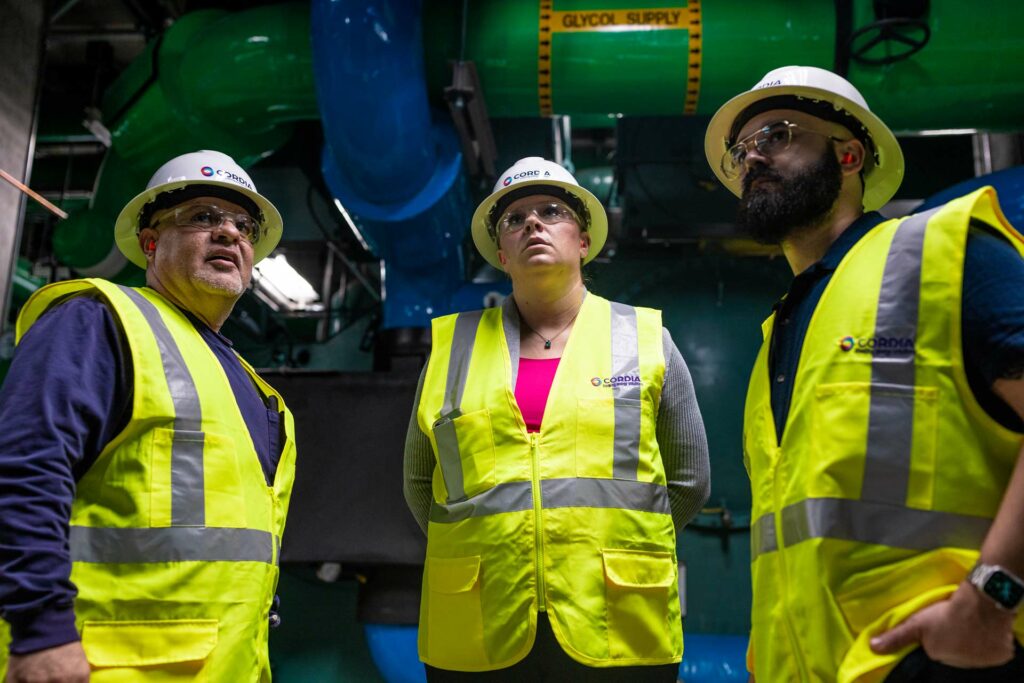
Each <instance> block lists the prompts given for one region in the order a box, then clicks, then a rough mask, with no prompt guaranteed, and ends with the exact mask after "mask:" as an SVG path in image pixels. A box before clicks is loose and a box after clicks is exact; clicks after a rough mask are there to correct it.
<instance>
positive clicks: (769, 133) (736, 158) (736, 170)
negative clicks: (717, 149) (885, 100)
mask: <svg viewBox="0 0 1024 683" xmlns="http://www.w3.org/2000/svg"><path fill="white" fill-rule="evenodd" d="M795 130H799V131H801V132H803V133H813V134H814V135H821V136H822V137H826V138H829V139H831V140H835V141H836V142H846V140H843V139H842V138H837V137H835V136H834V135H829V134H828V133H820V132H818V131H816V130H811V129H809V128H804V127H803V126H800V125H798V124H796V123H790V122H789V121H777V122H775V123H771V124H768V125H767V126H765V127H764V128H761V129H760V130H756V131H754V132H753V133H751V134H750V135H748V136H747V137H745V138H743V139H742V140H740V141H739V142H737V143H736V144H735V145H733V146H732V147H730V148H729V149H727V150H726V151H725V154H723V155H722V173H724V174H725V177H726V178H728V179H729V180H735V179H736V178H739V177H740V173H741V172H742V171H743V163H744V162H745V161H746V160H747V154H749V153H750V150H751V148H754V149H756V150H757V151H758V153H759V154H763V155H764V156H773V155H775V154H779V153H780V152H784V151H786V150H787V149H789V145H790V143H791V142H793V131H795Z"/></svg>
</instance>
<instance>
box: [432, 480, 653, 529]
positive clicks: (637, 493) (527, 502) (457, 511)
mask: <svg viewBox="0 0 1024 683" xmlns="http://www.w3.org/2000/svg"><path fill="white" fill-rule="evenodd" d="M540 490H541V501H542V505H543V507H544V509H545V510H549V509H555V508H615V509H619V510H638V511H641V512H654V513H657V514H662V515H668V514H671V510H670V508H669V504H668V490H667V489H666V488H665V487H664V486H662V485H661V484H652V483H650V482H645V481H624V480H622V479H572V478H569V479H542V480H541V482H540ZM532 508H533V490H532V485H531V484H530V482H528V481H513V482H509V483H506V484H498V485H497V486H495V487H494V488H492V489H488V490H487V491H484V492H483V493H481V494H480V495H477V496H473V497H472V498H467V499H466V500H463V501H460V502H457V503H449V504H447V505H439V504H437V502H434V503H433V504H432V505H431V507H430V521H431V522H437V523H439V524H451V523H452V522H461V521H462V520H464V519H469V518H470V517H486V516H488V515H499V514H502V513H504V512H524V511H526V510H530V509H532Z"/></svg>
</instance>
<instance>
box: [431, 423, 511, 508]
mask: <svg viewBox="0 0 1024 683" xmlns="http://www.w3.org/2000/svg"><path fill="white" fill-rule="evenodd" d="M433 432H434V441H435V443H436V444H437V461H438V465H439V466H440V468H441V476H442V477H443V478H444V486H445V489H446V490H447V492H448V498H447V500H446V501H444V502H452V501H459V500H463V499H465V498H468V497H470V496H474V495H476V494H478V493H482V492H483V491H486V490H487V489H490V488H493V487H494V485H495V483H496V480H495V473H494V435H493V433H492V432H491V411H490V410H488V409H486V408H485V409H483V410H474V411H473V412H471V413H466V414H465V415H459V416H457V417H454V418H450V417H442V418H441V419H439V420H438V421H437V422H435V423H434V426H433Z"/></svg>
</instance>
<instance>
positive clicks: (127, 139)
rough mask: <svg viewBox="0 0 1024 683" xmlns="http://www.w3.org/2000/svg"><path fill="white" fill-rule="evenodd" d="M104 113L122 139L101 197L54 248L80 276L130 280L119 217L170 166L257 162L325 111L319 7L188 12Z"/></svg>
mask: <svg viewBox="0 0 1024 683" xmlns="http://www.w3.org/2000/svg"><path fill="white" fill-rule="evenodd" d="M154 55H155V59H154ZM103 114H104V120H105V121H106V122H107V125H108V127H109V128H110V132H111V138H112V145H111V149H110V151H109V153H108V156H107V158H106V159H105V161H104V163H103V168H102V171H101V173H100V177H99V179H98V181H97V186H96V188H95V192H94V194H93V200H92V204H91V206H90V209H89V210H88V211H85V212H82V213H80V214H76V215H73V216H72V217H71V218H69V219H68V220H66V221H63V222H61V223H59V224H58V227H57V230H56V231H55V234H54V251H55V253H56V254H57V256H58V258H60V260H61V261H62V262H63V263H66V264H67V265H69V266H71V267H72V268H74V269H76V270H77V271H78V272H79V273H82V274H86V275H99V276H104V277H113V278H115V279H120V280H126V279H127V280H130V279H132V278H133V277H136V278H137V277H138V271H137V269H135V268H134V266H131V265H128V264H127V261H126V260H125V259H124V258H123V257H122V256H121V254H120V252H118V251H117V249H116V248H115V247H114V242H113V231H112V227H113V224H114V219H115V218H116V216H117V214H118V212H119V211H120V210H121V207H123V206H124V204H125V203H126V202H127V201H128V200H129V199H130V198H131V197H132V196H134V195H135V194H136V193H138V192H140V191H141V190H142V188H143V187H144V183H145V182H146V180H147V179H148V178H149V177H150V176H151V175H152V174H153V172H154V171H155V170H156V169H157V168H158V167H159V166H160V165H161V164H162V163H164V162H165V161H167V160H168V159H170V158H171V157H173V156H176V155H178V154H183V153H185V152H190V151H195V150H197V149H217V150H220V151H223V152H226V153H227V154H229V155H231V156H233V157H234V158H235V159H236V160H238V162H239V163H240V164H241V165H242V166H248V165H250V164H252V163H254V162H255V161H257V160H258V159H261V158H263V157H265V156H267V155H269V154H271V153H272V152H273V151H274V150H275V149H277V148H279V147H280V146H281V145H283V144H284V143H285V142H286V141H287V140H288V138H289V137H290V136H291V133H292V126H291V125H290V123H291V122H293V121H296V120H300V119H316V118H319V114H318V112H317V107H316V96H315V93H314V90H313V69H312V54H311V52H310V44H309V6H308V5H307V4H306V3H291V4H282V5H273V6H268V7H260V8H256V9H251V10H246V11H242V12H235V13H230V14H229V13H227V12H224V11H221V10H202V11H198V12H192V13H190V14H188V15H185V16H184V17H182V18H181V19H180V20H179V21H178V22H176V23H175V24H174V25H173V26H171V27H170V28H169V29H168V30H167V31H166V32H165V33H164V34H163V36H162V38H161V39H160V40H159V41H154V42H152V43H150V44H149V45H148V46H147V48H146V50H145V52H144V53H143V54H142V55H141V56H140V57H139V58H137V59H136V60H135V61H134V62H133V63H132V64H131V65H130V66H129V67H128V68H127V69H126V70H125V71H124V72H123V73H122V74H121V76H120V77H119V78H118V80H117V81H116V82H115V83H114V84H113V85H112V86H111V88H110V89H109V90H108V91H107V93H106V94H105V96H104V100H103Z"/></svg>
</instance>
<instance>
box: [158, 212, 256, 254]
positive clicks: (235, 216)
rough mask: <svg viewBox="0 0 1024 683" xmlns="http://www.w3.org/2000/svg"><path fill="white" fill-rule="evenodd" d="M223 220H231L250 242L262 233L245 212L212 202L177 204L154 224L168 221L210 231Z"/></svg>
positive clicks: (182, 226) (252, 242) (222, 223)
mask: <svg viewBox="0 0 1024 683" xmlns="http://www.w3.org/2000/svg"><path fill="white" fill-rule="evenodd" d="M225 221H231V222H232V223H233V224H234V226H235V229H236V230H238V232H239V233H240V234H241V235H242V237H243V238H244V239H245V240H246V241H248V242H250V243H251V244H256V243H257V242H259V239H260V236H261V234H262V226H261V225H260V223H259V221H257V220H256V219H255V218H253V217H252V216H250V215H249V214H247V213H235V212H233V211H225V210H224V209H222V208H220V207H219V206H216V205H213V204H185V205H182V206H177V207H175V208H173V209H171V210H170V211H168V212H167V213H166V214H165V215H164V216H163V217H162V218H160V220H159V221H157V223H156V224H159V223H169V224H171V225H176V226H178V227H180V228H193V229H195V230H206V231H210V230H216V229H217V228H219V227H221V226H222V225H224V223H225Z"/></svg>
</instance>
